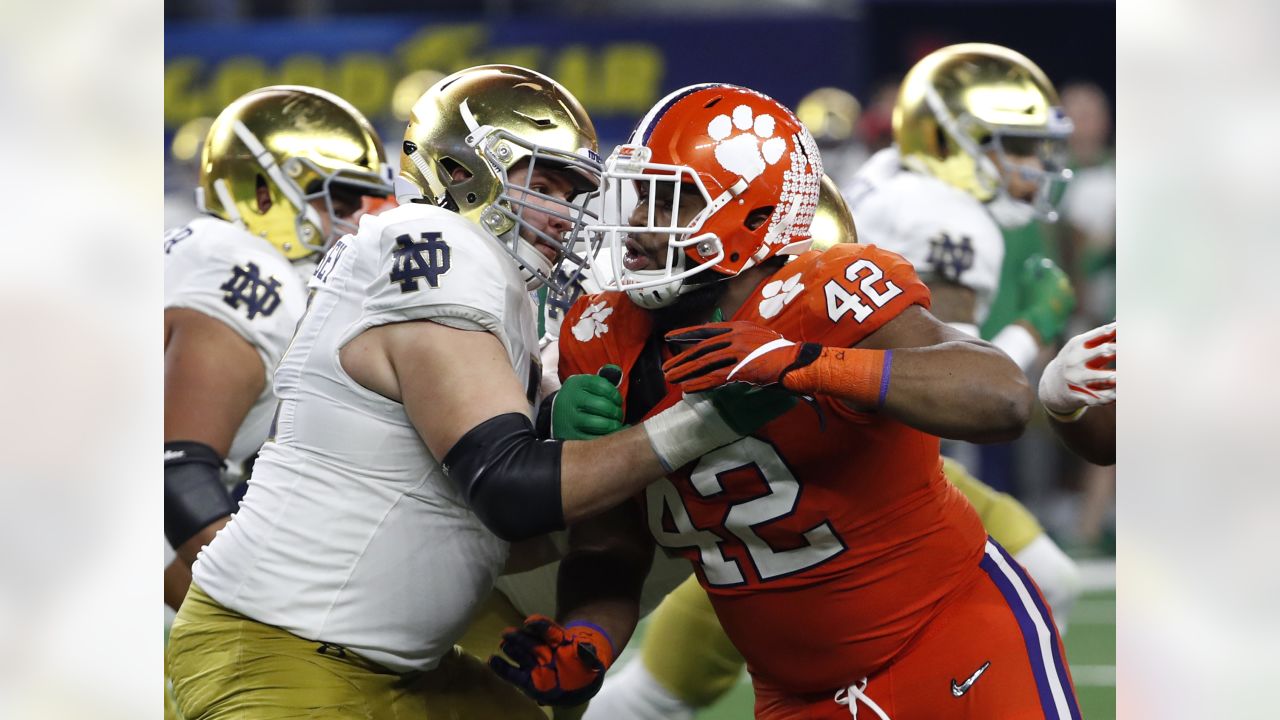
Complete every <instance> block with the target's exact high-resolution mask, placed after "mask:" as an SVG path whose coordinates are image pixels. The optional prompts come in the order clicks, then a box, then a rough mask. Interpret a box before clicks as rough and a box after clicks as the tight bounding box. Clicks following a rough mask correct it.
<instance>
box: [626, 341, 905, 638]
mask: <svg viewBox="0 0 1280 720" xmlns="http://www.w3.org/2000/svg"><path fill="white" fill-rule="evenodd" d="M892 368H893V351H892V350H886V351H885V353H884V366H883V367H881V368H880V399H879V400H877V401H876V407H877V408H882V407H884V399H885V397H886V396H888V395H889V371H890V370H891V369H892ZM605 637H608V636H607V635H606V636H605Z"/></svg>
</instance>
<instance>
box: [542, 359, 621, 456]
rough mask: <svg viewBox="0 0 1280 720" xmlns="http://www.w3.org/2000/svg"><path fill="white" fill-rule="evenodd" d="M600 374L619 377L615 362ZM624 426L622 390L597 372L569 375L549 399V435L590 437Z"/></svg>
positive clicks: (556, 436) (576, 438) (619, 373)
mask: <svg viewBox="0 0 1280 720" xmlns="http://www.w3.org/2000/svg"><path fill="white" fill-rule="evenodd" d="M600 373H601V375H609V376H610V378H619V379H620V378H621V376H622V370H621V368H619V367H618V366H617V365H605V366H604V367H603V368H601V369H600ZM624 427H626V426H625V425H623V424H622V393H620V392H618V388H617V386H616V385H615V384H614V383H613V382H611V381H610V380H609V379H606V378H604V377H601V376H600V375H586V374H582V375H571V376H569V377H567V378H565V381H564V384H563V385H561V386H560V391H559V392H557V393H556V396H555V398H554V399H553V400H552V401H551V437H553V438H555V439H556V440H590V439H592V438H596V437H601V436H604V435H608V434H610V433H615V432H617V431H619V430H621V429H622V428H624Z"/></svg>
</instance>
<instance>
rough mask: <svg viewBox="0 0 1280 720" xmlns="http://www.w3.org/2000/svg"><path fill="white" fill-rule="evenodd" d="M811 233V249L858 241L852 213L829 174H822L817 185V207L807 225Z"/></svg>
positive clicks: (821, 248) (823, 248)
mask: <svg viewBox="0 0 1280 720" xmlns="http://www.w3.org/2000/svg"><path fill="white" fill-rule="evenodd" d="M809 232H810V233H812V235H813V244H812V245H810V246H809V249H811V250H826V249H827V248H829V247H831V246H833V245H839V244H840V243H856V242H858V228H857V227H855V226H854V224H853V213H851V212H849V205H848V204H847V203H846V202H845V201H844V197H843V196H841V195H840V188H838V187H836V183H835V181H834V180H832V179H831V176H829V175H823V176H822V184H821V185H819V186H818V209H817V210H816V211H814V214H813V222H812V223H810V225H809Z"/></svg>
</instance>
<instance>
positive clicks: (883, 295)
mask: <svg viewBox="0 0 1280 720" xmlns="http://www.w3.org/2000/svg"><path fill="white" fill-rule="evenodd" d="M844 277H845V279H846V280H848V281H849V282H850V283H854V284H855V285H856V287H857V291H856V292H849V291H848V290H846V289H845V288H844V285H842V284H841V283H840V282H839V281H838V280H828V281H827V284H826V285H823V286H822V289H823V291H824V292H826V294H827V317H829V318H831V322H840V318H842V317H844V315H845V313H853V319H854V320H856V321H858V322H859V323H861V322H862V321H864V320H866V319H867V317H868V316H869V315H871V313H873V312H875V310H876V309H877V308H882V307H884V305H885V303H887V302H889V301H890V300H892V299H894V298H895V297H897V296H898V295H899V294H900V293H901V292H902V288H900V287H898V286H897V285H895V284H894V282H893V281H892V280H884V271H883V270H881V269H880V266H879V265H876V264H875V263H873V262H871V261H870V260H867V259H866V258H860V259H858V260H855V261H854V262H853V263H851V264H850V265H849V267H847V268H845V271H844ZM881 280H884V282H883V283H882V284H881V286H880V287H879V288H877V287H876V283H878V282H880V281H881ZM859 294H861V295H862V296H863V297H865V298H866V299H867V302H863V301H862V297H859ZM867 303H870V304H867Z"/></svg>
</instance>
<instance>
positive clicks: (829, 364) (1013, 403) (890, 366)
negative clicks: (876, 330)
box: [783, 341, 1032, 442]
mask: <svg viewBox="0 0 1280 720" xmlns="http://www.w3.org/2000/svg"><path fill="white" fill-rule="evenodd" d="M810 352H811V351H810ZM783 384H784V385H785V386H786V387H787V388H788V389H790V390H793V391H796V392H801V393H806V394H818V395H829V396H833V397H837V398H839V399H841V400H843V401H845V402H846V403H848V404H850V405H852V406H854V407H856V408H859V409H862V410H874V409H879V411H880V412H882V413H884V414H886V415H888V416H890V417H893V418H895V419H897V420H900V421H902V422H903V423H905V424H907V425H910V426H911V427H914V428H916V429H918V430H923V431H925V432H927V433H929V434H931V435H938V436H940V437H946V438H953V439H957V440H969V441H973V442H996V441H1001V440H1009V439H1013V438H1016V437H1018V436H1019V435H1020V434H1022V429H1023V427H1024V426H1025V425H1026V423H1027V418H1028V417H1029V415H1030V411H1031V400H1032V394H1031V388H1030V386H1029V385H1028V384H1027V379H1026V376H1025V375H1023V374H1022V372H1021V371H1020V370H1019V369H1018V367H1017V366H1016V365H1015V364H1013V362H1012V361H1010V359H1009V358H1008V357H1007V356H1006V355H1004V354H1003V353H1001V352H999V351H997V350H995V349H994V348H991V347H990V346H987V345H985V344H978V343H975V342H964V341H953V342H945V343H940V344H938V345H933V346H930V347H925V348H899V349H893V350H869V349H860V348H849V349H846V348H822V349H821V350H820V355H819V356H818V357H817V359H816V360H813V361H812V362H809V363H808V364H806V365H805V366H803V367H801V368H799V369H797V370H793V371H791V372H789V373H787V374H786V375H785V377H784V379H783Z"/></svg>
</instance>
